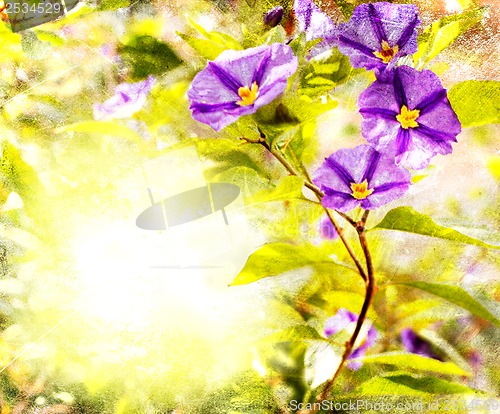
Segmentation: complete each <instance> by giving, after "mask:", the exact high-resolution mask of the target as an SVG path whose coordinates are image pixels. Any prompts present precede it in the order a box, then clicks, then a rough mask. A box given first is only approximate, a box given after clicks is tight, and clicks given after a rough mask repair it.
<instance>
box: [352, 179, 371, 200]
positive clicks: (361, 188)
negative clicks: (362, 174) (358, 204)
mask: <svg viewBox="0 0 500 414" xmlns="http://www.w3.org/2000/svg"><path fill="white" fill-rule="evenodd" d="M351 190H352V196H353V197H354V198H355V199H356V200H362V199H363V198H366V197H368V196H369V195H370V194H371V193H373V188H371V189H368V180H365V181H363V182H362V183H359V184H358V183H351Z"/></svg>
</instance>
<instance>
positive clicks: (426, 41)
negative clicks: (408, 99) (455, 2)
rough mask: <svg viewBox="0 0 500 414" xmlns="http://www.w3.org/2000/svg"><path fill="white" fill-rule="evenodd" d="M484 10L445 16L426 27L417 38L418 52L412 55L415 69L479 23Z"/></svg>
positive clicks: (484, 8)
mask: <svg viewBox="0 0 500 414" xmlns="http://www.w3.org/2000/svg"><path fill="white" fill-rule="evenodd" d="M486 10H488V8H487V7H480V8H477V9H475V10H471V11H468V12H465V13H461V14H454V15H452V16H446V17H443V18H442V19H441V20H438V21H437V22H435V23H433V24H431V25H430V26H428V27H426V29H425V30H424V32H423V33H422V34H421V35H420V36H418V50H417V53H415V54H414V55H413V61H414V63H415V65H416V68H417V69H422V68H423V67H424V66H425V65H426V64H427V63H428V62H429V61H431V60H432V59H433V58H434V57H435V56H436V55H438V54H439V53H441V52H442V51H443V50H444V49H446V48H447V47H448V46H450V45H451V44H452V43H453V42H454V41H455V40H456V39H457V38H458V37H459V36H460V35H461V34H463V33H465V32H466V31H467V30H469V29H470V28H471V27H472V26H474V25H475V24H477V23H478V22H480V21H481V19H482V18H483V15H484V13H485V12H486Z"/></svg>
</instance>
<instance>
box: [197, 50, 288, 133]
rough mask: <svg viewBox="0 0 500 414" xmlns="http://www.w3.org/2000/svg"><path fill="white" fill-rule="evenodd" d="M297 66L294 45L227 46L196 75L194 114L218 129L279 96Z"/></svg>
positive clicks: (199, 119)
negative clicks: (240, 48)
mask: <svg viewBox="0 0 500 414" xmlns="http://www.w3.org/2000/svg"><path fill="white" fill-rule="evenodd" d="M296 70H297V58H296V57H295V55H294V54H293V51H292V49H291V48H290V46H287V45H283V44H280V43H274V44H272V45H271V46H259V47H255V48H252V49H246V50H238V51H236V50H226V51H224V52H222V53H221V54H220V55H219V56H218V57H217V59H215V60H214V61H213V62H209V63H208V66H207V67H206V68H205V69H204V70H202V71H201V72H200V73H198V74H197V75H196V76H195V77H194V79H193V83H192V84H191V87H190V89H189V91H188V98H189V101H190V102H191V106H190V109H191V110H192V111H193V118H194V119H196V120H197V121H199V122H203V123H205V124H208V125H210V126H211V127H212V128H213V129H215V130H216V131H219V130H221V129H222V128H224V127H225V126H227V125H229V124H232V123H233V122H234V121H236V120H237V119H238V118H239V117H240V116H242V115H248V114H252V113H254V112H256V111H257V109H258V108H260V107H261V106H264V105H267V104H268V103H269V102H271V101H273V100H274V99H275V98H277V97H278V96H279V95H280V94H281V93H282V92H283V91H284V90H285V88H286V86H287V80H288V78H289V77H290V76H291V75H292V74H294V73H295V71H296Z"/></svg>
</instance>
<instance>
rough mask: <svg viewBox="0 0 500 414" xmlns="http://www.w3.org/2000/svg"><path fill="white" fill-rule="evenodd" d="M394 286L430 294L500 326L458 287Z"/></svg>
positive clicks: (497, 320)
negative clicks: (407, 287)
mask: <svg viewBox="0 0 500 414" xmlns="http://www.w3.org/2000/svg"><path fill="white" fill-rule="evenodd" d="M395 284H396V285H402V286H410V287H414V288H417V289H420V290H423V291H425V292H428V293H432V294H433V295H436V296H439V297H440V298H443V299H446V300H447V301H449V302H451V303H453V304H455V305H457V306H460V307H461V308H463V309H466V310H468V311H469V312H471V313H472V314H474V315H476V316H479V317H481V318H483V319H486V320H487V321H489V322H491V323H493V324H494V325H496V326H500V320H499V319H498V318H497V317H495V316H494V315H492V314H491V312H490V311H489V310H488V309H486V308H485V307H484V306H483V305H481V304H480V303H479V302H478V301H477V300H475V299H474V298H473V297H472V296H471V295H469V294H468V293H467V292H466V291H465V290H463V289H462V288H461V287H459V286H452V285H443V284H437V283H427V282H406V283H395Z"/></svg>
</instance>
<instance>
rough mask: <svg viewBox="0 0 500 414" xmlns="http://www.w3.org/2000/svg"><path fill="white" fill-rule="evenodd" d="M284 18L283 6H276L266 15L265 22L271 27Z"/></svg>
mask: <svg viewBox="0 0 500 414" xmlns="http://www.w3.org/2000/svg"><path fill="white" fill-rule="evenodd" d="M282 19H283V7H281V6H276V7H274V8H272V9H271V10H269V11H268V12H267V13H266V14H265V15H264V24H265V25H266V26H269V27H276V26H278V25H279V24H280V23H281V20H282Z"/></svg>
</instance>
